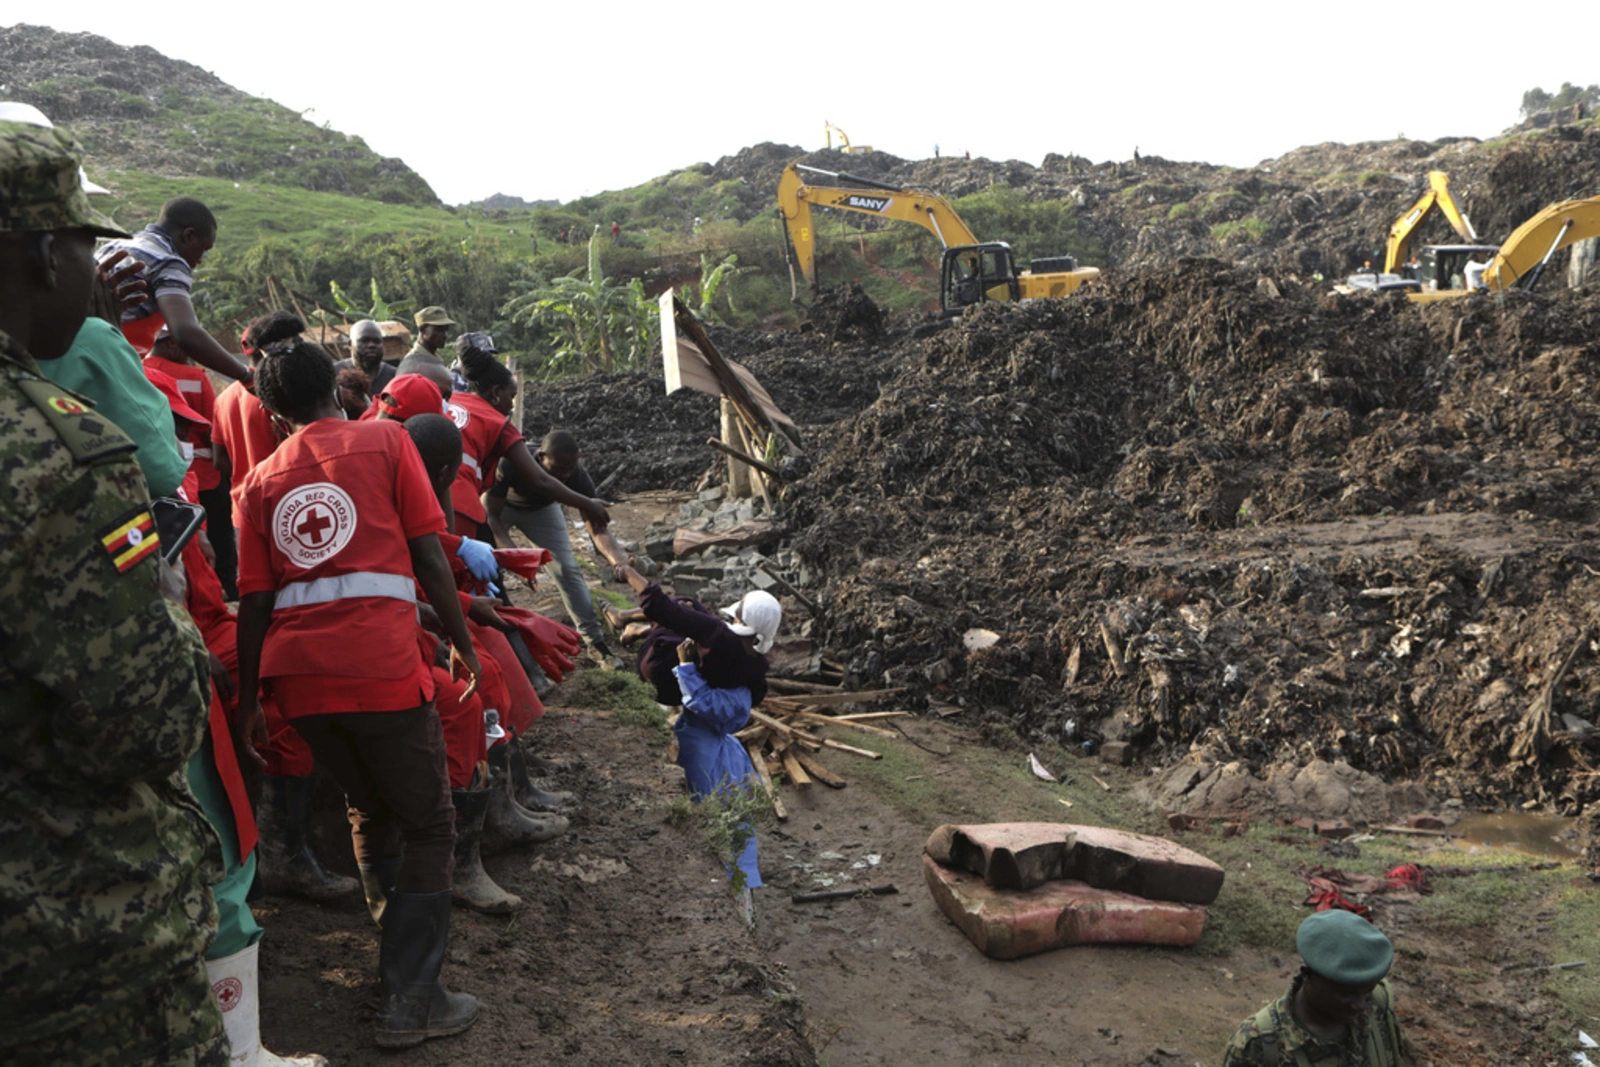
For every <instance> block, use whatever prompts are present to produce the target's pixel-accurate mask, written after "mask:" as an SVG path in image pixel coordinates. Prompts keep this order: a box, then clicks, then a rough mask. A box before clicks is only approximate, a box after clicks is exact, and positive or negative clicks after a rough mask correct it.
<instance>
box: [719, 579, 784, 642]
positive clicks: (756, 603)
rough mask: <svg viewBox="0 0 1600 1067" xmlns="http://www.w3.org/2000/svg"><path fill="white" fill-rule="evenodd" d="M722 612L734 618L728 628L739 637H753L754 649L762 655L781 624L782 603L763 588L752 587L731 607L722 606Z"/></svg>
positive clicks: (774, 637)
mask: <svg viewBox="0 0 1600 1067" xmlns="http://www.w3.org/2000/svg"><path fill="white" fill-rule="evenodd" d="M722 613H723V614H724V615H726V616H727V617H728V618H730V619H734V620H736V621H734V622H730V623H728V629H730V630H732V631H733V632H734V633H736V634H738V635H739V636H740V637H754V638H755V639H756V651H757V652H760V653H761V654H762V655H766V653H767V650H768V649H770V648H771V647H772V642H773V641H774V640H775V639H776V638H777V636H778V627H780V626H782V625H783V605H782V604H779V603H778V598H777V597H775V596H773V595H772V594H771V593H769V592H767V591H765V590H763V589H752V590H751V591H750V592H748V593H746V594H745V595H744V599H742V600H740V601H739V603H737V604H735V605H734V606H733V607H731V608H723V609H722Z"/></svg>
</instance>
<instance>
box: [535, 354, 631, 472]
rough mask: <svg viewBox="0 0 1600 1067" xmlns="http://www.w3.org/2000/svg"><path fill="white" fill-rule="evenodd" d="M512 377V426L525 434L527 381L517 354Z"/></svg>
mask: <svg viewBox="0 0 1600 1067" xmlns="http://www.w3.org/2000/svg"><path fill="white" fill-rule="evenodd" d="M511 378H512V380H513V381H515V382H516V383H517V398H516V399H515V400H513V401H512V402H511V426H512V428H513V429H515V430H516V431H517V432H518V433H521V434H525V433H527V432H528V431H527V428H526V427H524V426H523V424H522V416H523V407H524V405H523V402H522V387H523V385H524V384H525V383H524V382H523V370H522V360H521V359H520V358H519V357H517V356H512V357H511ZM534 447H535V450H536V451H537V448H538V446H537V445H536V446H534ZM614 473H615V472H613V474H614Z"/></svg>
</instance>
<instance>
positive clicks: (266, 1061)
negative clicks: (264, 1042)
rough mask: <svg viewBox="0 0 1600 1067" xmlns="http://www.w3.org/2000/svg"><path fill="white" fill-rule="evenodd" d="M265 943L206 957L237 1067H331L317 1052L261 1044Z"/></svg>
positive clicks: (212, 989) (208, 972)
mask: <svg viewBox="0 0 1600 1067" xmlns="http://www.w3.org/2000/svg"><path fill="white" fill-rule="evenodd" d="M260 950H261V945H260V944H259V943H257V944H254V945H251V946H250V947H249V948H247V949H245V950H244V951H243V952H235V953H234V954H233V955H231V956H224V957H222V959H220V960H206V977H208V978H210V979H211V995H212V996H213V997H214V998H216V1001H217V1007H218V1008H221V1009H222V1024H223V1026H225V1027H226V1028H227V1031H228V1043H229V1044H230V1045H232V1046H233V1059H231V1060H230V1061H229V1062H230V1063H231V1064H233V1067H279V1065H280V1064H282V1065H287V1067H328V1061H327V1058H326V1057H323V1056H318V1055H316V1054H315V1053H311V1054H309V1055H299V1056H275V1055H273V1054H272V1053H270V1052H268V1051H267V1050H266V1049H264V1048H262V1047H261V998H260V996H259V993H260V988H259V986H258V985H257V983H256V964H257V962H258V960H259V959H260Z"/></svg>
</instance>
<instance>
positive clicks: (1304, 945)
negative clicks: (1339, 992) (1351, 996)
mask: <svg viewBox="0 0 1600 1067" xmlns="http://www.w3.org/2000/svg"><path fill="white" fill-rule="evenodd" d="M1294 944H1295V948H1296V949H1297V950H1299V952H1300V958H1301V959H1303V960H1305V962H1306V966H1307V967H1310V968H1311V969H1312V970H1313V971H1316V972H1317V973H1318V974H1320V975H1321V976H1322V977H1324V978H1326V979H1327V980H1328V981H1330V982H1338V983H1339V984H1340V985H1354V986H1364V985H1372V984H1373V983H1375V982H1377V981H1378V980H1379V979H1380V978H1382V977H1383V976H1384V975H1386V974H1388V973H1389V968H1390V967H1391V966H1393V965H1394V946H1393V945H1391V944H1390V943H1389V939H1388V938H1387V937H1384V936H1383V931H1381V930H1379V929H1378V928H1377V927H1376V926H1373V925H1372V924H1371V923H1369V922H1368V921H1367V920H1365V919H1363V918H1362V917H1361V916H1359V915H1356V914H1355V913H1353V912H1348V911H1343V910H1340V909H1337V908H1335V909H1331V910H1329V911H1319V912H1317V913H1316V914H1315V915H1313V916H1311V917H1310V918H1309V919H1307V920H1306V921H1305V922H1303V923H1301V924H1300V930H1299V931H1298V932H1297V933H1296V934H1295V935H1294Z"/></svg>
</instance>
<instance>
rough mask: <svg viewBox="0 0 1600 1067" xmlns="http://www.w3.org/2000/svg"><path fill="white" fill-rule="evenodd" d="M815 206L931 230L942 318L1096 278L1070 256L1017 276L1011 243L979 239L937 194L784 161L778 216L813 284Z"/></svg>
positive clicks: (1037, 263) (1062, 290)
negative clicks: (817, 181)
mask: <svg viewBox="0 0 1600 1067" xmlns="http://www.w3.org/2000/svg"><path fill="white" fill-rule="evenodd" d="M802 171H804V172H806V173H807V174H816V175H820V176H822V177H824V178H826V179H828V180H829V182H830V183H831V184H828V185H808V184H807V183H806V181H805V179H804V178H802V177H801V176H800V175H801V172H802ZM839 183H848V184H839ZM813 207H826V208H835V209H837V210H840V211H855V212H860V213H863V214H867V215H876V216H877V217H879V218H883V219H899V220H900V221H903V222H914V223H916V224H917V225H919V226H923V227H926V228H927V229H928V230H930V231H932V232H933V235H934V236H935V237H937V238H938V239H939V243H940V244H941V245H943V246H944V261H943V264H942V266H941V270H940V280H939V306H940V308H941V309H942V310H943V312H944V313H945V314H946V315H954V314H959V313H960V312H961V311H962V309H964V308H967V307H970V306H972V305H973V304H980V303H983V302H984V301H986V300H994V301H999V302H1002V303H1006V302H1011V301H1018V300H1037V299H1042V298H1045V297H1056V296H1066V295H1067V294H1068V293H1071V292H1073V291H1074V290H1076V289H1077V288H1078V287H1079V286H1081V285H1083V283H1085V282H1087V281H1089V280H1090V279H1093V278H1097V277H1099V275H1100V271H1099V269H1098V268H1095V267H1080V266H1078V262H1077V260H1075V259H1073V257H1071V256H1053V257H1051V258H1049V259H1035V260H1033V261H1032V262H1031V263H1030V264H1029V269H1027V270H1020V271H1019V270H1018V269H1017V260H1016V255H1015V253H1013V252H1012V250H1011V246H1010V245H1008V244H1006V243H1005V242H1003V241H979V240H978V238H977V235H976V234H974V233H973V232H972V231H971V230H970V229H968V228H967V224H966V223H964V222H962V221H961V216H960V215H957V214H956V211H955V208H953V207H951V206H950V202H949V201H948V200H946V199H945V198H944V197H942V196H938V195H936V194H934V193H925V192H919V191H917V190H914V189H907V188H905V187H903V186H899V185H890V184H888V183H886V182H880V181H875V180H873V179H871V178H862V177H858V176H856V175H852V174H844V173H841V172H839V171H831V170H819V169H817V168H816V167H806V166H801V165H800V164H798V163H790V164H789V165H788V166H787V167H785V168H784V170H783V177H782V178H780V179H779V181H778V212H779V214H781V215H782V216H783V223H784V233H785V235H786V237H787V240H788V244H789V247H790V248H792V249H793V251H794V256H795V258H796V259H797V260H799V263H800V272H801V273H802V274H803V275H804V276H805V278H806V280H807V281H808V282H810V283H811V285H812V286H813V287H815V286H816V283H817V275H816V240H817V239H816V230H815V228H814V227H813V225H812V222H811V209H812V208H813Z"/></svg>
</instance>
